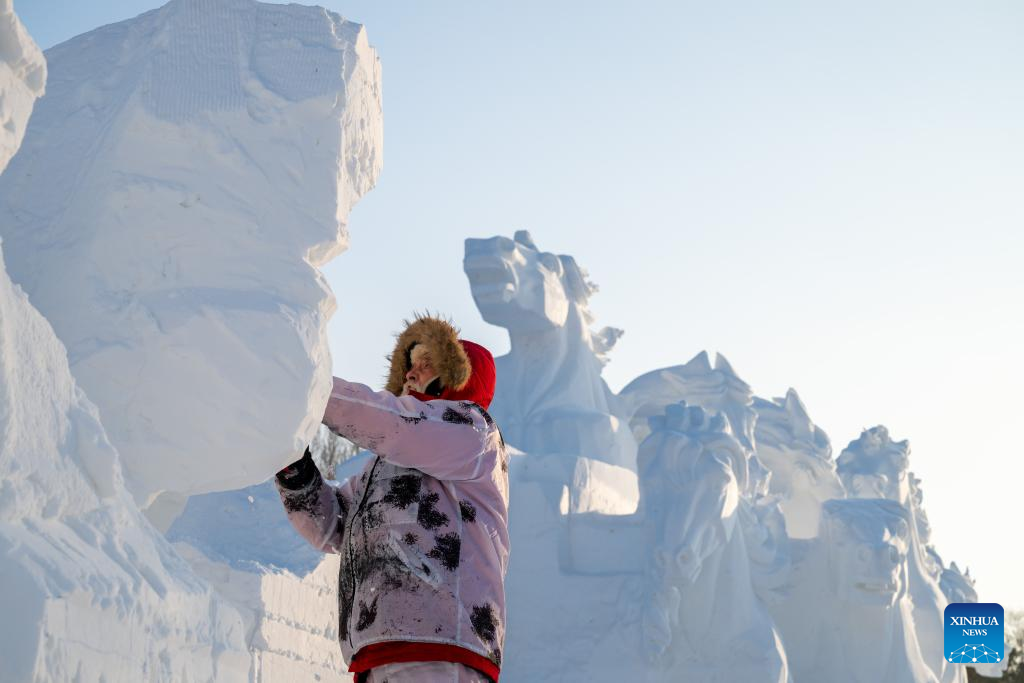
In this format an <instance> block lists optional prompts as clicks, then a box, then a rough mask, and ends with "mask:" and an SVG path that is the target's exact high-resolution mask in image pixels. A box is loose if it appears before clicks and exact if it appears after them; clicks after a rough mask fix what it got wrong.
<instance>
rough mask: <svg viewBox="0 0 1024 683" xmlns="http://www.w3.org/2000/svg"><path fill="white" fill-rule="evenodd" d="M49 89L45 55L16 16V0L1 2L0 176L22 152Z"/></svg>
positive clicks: (2, 0)
mask: <svg viewBox="0 0 1024 683" xmlns="http://www.w3.org/2000/svg"><path fill="white" fill-rule="evenodd" d="M45 86H46V60H45V59H43V53H42V52H41V51H40V50H39V47H38V46H37V45H36V43H35V41H34V40H32V37H31V36H29V34H28V32H27V31H26V30H25V27H24V26H22V24H21V21H20V20H19V19H18V15H17V14H15V13H14V6H13V3H12V0H0V173H2V172H3V170H4V169H5V168H7V163H8V162H9V161H10V160H11V157H13V156H14V153H15V152H17V151H18V147H19V146H20V145H21V139H22V137H24V135H25V124H26V123H27V122H28V117H29V114H30V113H32V105H33V104H35V101H36V98H38V97H40V96H41V95H42V94H43V88H44V87H45Z"/></svg>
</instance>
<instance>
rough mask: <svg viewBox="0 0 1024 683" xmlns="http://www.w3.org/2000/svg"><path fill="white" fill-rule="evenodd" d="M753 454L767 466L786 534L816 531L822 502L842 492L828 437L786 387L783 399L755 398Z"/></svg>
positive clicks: (807, 535)
mask: <svg viewBox="0 0 1024 683" xmlns="http://www.w3.org/2000/svg"><path fill="white" fill-rule="evenodd" d="M753 408H754V411H755V412H756V413H757V425H756V427H755V429H754V434H755V440H756V443H757V457H758V458H759V459H760V460H761V462H763V463H764V465H765V467H767V468H768V469H769V470H771V473H772V476H771V480H770V484H769V490H770V492H771V493H773V494H775V495H777V496H778V497H779V504H780V506H781V507H782V512H783V514H784V515H785V517H786V532H787V533H788V535H789V537H790V538H814V537H815V536H817V535H818V524H819V521H820V519H821V505H822V503H824V502H825V501H826V500H831V499H832V498H845V497H846V492H845V491H844V490H843V485H842V483H840V481H839V475H837V474H836V464H835V462H834V461H833V460H832V444H831V443H830V442H829V439H828V435H827V434H825V432H824V431H823V430H822V429H821V428H820V427H817V426H816V425H815V424H814V423H813V422H811V418H810V417H809V416H808V415H807V409H806V408H805V407H804V404H803V402H802V401H801V400H800V397H799V396H798V395H797V393H796V391H794V390H793V389H790V390H789V391H787V392H786V396H785V398H776V399H772V400H771V401H768V400H765V399H762V398H757V397H755V398H754V403H753Z"/></svg>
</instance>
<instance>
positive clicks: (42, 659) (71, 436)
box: [0, 255, 252, 683]
mask: <svg viewBox="0 0 1024 683" xmlns="http://www.w3.org/2000/svg"><path fill="white" fill-rule="evenodd" d="M0 586H3V590H0V680H2V681H10V682H11V683H19V682H21V681H37V682H46V681H70V680H76V681H101V680H152V681H164V680H172V679H173V680H183V681H209V680H217V681H248V680H249V673H250V669H251V667H252V662H251V656H250V654H249V644H248V642H247V640H246V635H247V633H246V623H245V621H244V620H243V617H242V615H241V614H240V613H239V612H238V610H237V609H236V608H235V607H234V606H232V605H229V604H227V603H225V602H224V601H223V600H222V599H221V598H219V597H218V596H217V595H215V594H214V593H213V591H212V590H211V589H210V588H209V586H208V585H207V584H206V583H205V582H203V581H201V580H200V579H199V578H198V577H196V575H195V574H194V573H193V572H192V570H191V568H190V567H189V565H188V564H187V563H186V562H184V561H183V560H182V559H181V558H180V557H179V556H178V555H177V554H176V553H175V552H174V550H173V549H172V548H171V546H170V544H169V543H168V542H167V541H166V540H164V538H163V537H162V536H161V535H160V533H159V532H158V531H157V530H156V529H155V528H153V526H152V525H150V524H149V523H148V522H147V521H146V520H145V519H144V518H143V517H142V515H141V514H140V513H139V510H138V508H136V507H135V503H134V501H133V500H132V497H131V495H130V494H129V493H128V491H127V490H126V489H125V487H124V480H123V477H122V475H121V468H120V464H119V461H118V456H117V451H116V450H115V449H114V448H113V446H112V445H111V444H110V441H109V440H108V439H107V437H106V434H105V432H104V430H103V426H102V425H101V424H100V422H99V417H98V413H97V410H96V407H95V406H94V405H93V404H92V403H91V402H90V401H89V400H88V398H86V396H85V394H84V393H83V392H82V390H81V389H80V388H79V387H78V386H77V385H76V384H75V381H74V379H72V377H71V372H70V369H69V368H68V362H67V356H66V352H65V350H64V347H63V346H62V345H61V343H60V341H59V340H58V339H57V337H56V335H55V334H54V333H53V329H52V328H51V327H50V325H49V324H48V323H47V322H46V320H44V319H43V317H42V316H41V315H40V314H39V312H38V311H36V310H35V309H33V308H32V305H31V304H30V303H29V301H28V299H27V297H26V296H25V294H24V292H22V291H20V289H19V288H18V287H17V286H15V285H13V284H12V283H11V280H10V278H9V277H8V276H7V273H6V271H5V270H4V268H3V259H2V255H0Z"/></svg>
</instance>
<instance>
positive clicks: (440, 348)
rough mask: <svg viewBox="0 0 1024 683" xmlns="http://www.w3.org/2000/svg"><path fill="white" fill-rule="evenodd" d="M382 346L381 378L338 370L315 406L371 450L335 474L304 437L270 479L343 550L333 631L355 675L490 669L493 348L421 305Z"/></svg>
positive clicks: (325, 547)
mask: <svg viewBox="0 0 1024 683" xmlns="http://www.w3.org/2000/svg"><path fill="white" fill-rule="evenodd" d="M389 360H390V372H389V375H388V379H387V387H386V389H385V390H384V391H379V392H374V391H373V390H372V389H370V388H369V387H367V386H365V385H363V384H358V383H354V382H348V381H345V380H344V379H340V378H334V386H333V389H332V391H331V396H330V399H329V401H328V404H327V409H326V411H325V413H324V417H323V422H324V424H325V425H327V427H328V428H330V429H331V430H332V431H333V432H335V433H337V434H339V435H341V436H343V437H345V438H346V439H349V440H350V441H352V442H353V443H355V444H356V445H357V446H359V447H361V448H363V449H366V450H368V451H371V452H372V453H373V454H374V455H375V457H374V458H373V459H372V460H369V461H368V462H367V464H366V466H365V467H364V468H363V470H362V471H361V472H360V473H359V474H357V475H355V476H352V477H349V478H348V479H346V480H345V481H343V482H335V481H330V480H325V479H324V477H323V475H322V474H321V473H320V471H319V470H318V469H317V467H316V465H315V464H314V463H313V460H312V456H311V454H310V452H309V449H308V448H307V449H306V452H305V454H304V455H303V457H302V458H301V459H300V460H298V461H297V462H294V463H292V464H291V465H289V466H288V467H286V468H284V469H283V470H281V471H280V472H278V474H277V477H276V485H277V489H278V492H279V493H280V495H281V500H282V502H283V504H284V507H285V510H286V511H287V514H288V519H289V520H290V521H291V523H292V525H293V526H294V527H295V529H296V530H297V531H298V532H299V533H300V534H301V535H302V536H303V537H304V538H305V539H306V540H307V541H309V542H310V543H311V544H312V545H313V547H315V548H317V549H319V550H322V551H324V552H333V553H338V554H339V555H340V556H341V562H340V565H341V569H340V573H339V580H338V612H339V619H338V621H339V625H338V638H339V641H340V643H341V649H342V653H343V654H344V656H345V658H346V659H347V660H348V661H349V671H350V672H352V673H353V674H355V680H356V681H362V682H368V683H376V682H379V681H384V680H387V681H389V682H390V683H401V682H403V681H418V682H420V681H426V682H432V681H452V682H458V683H469V682H477V681H480V682H483V681H488V680H489V681H495V682H496V681H497V680H498V676H499V674H500V669H501V657H502V647H503V645H504V638H505V593H504V577H505V573H506V570H507V568H508V559H509V535H508V456H507V453H506V449H505V443H504V440H503V439H502V437H501V432H500V431H499V429H498V426H497V425H496V424H495V422H494V420H493V419H492V418H491V416H490V415H489V414H488V412H487V407H488V406H489V405H490V402H491V399H492V398H493V396H494V385H495V368H494V358H493V357H492V356H491V354H490V352H489V351H487V349H485V348H484V347H482V346H480V345H479V344H475V343H473V342H471V341H467V340H462V339H459V338H458V331H457V330H456V329H455V327H454V326H453V325H452V324H451V323H450V322H448V321H446V320H443V319H441V318H437V317H431V316H427V315H423V316H416V318H415V320H414V321H413V322H412V323H407V325H406V328H405V330H404V331H403V332H402V333H401V334H400V335H399V336H398V339H397V343H396V345H395V349H394V351H393V353H392V354H391V355H390V356H389ZM332 478H333V477H332Z"/></svg>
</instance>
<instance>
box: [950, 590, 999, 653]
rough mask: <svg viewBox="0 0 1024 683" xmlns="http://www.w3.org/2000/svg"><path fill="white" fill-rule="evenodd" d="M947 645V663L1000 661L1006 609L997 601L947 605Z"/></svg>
mask: <svg viewBox="0 0 1024 683" xmlns="http://www.w3.org/2000/svg"><path fill="white" fill-rule="evenodd" d="M943 619H944V626H943V630H944V643H945V655H946V661H947V662H953V663H954V664H974V663H978V664H981V663H983V662H985V663H994V662H1000V661H1002V659H1003V656H1004V655H1005V654H1006V653H1005V652H1003V645H1004V640H1003V607H1002V605H999V604H997V603H995V602H951V603H950V604H949V605H947V606H946V612H945V614H944V616H943Z"/></svg>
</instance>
